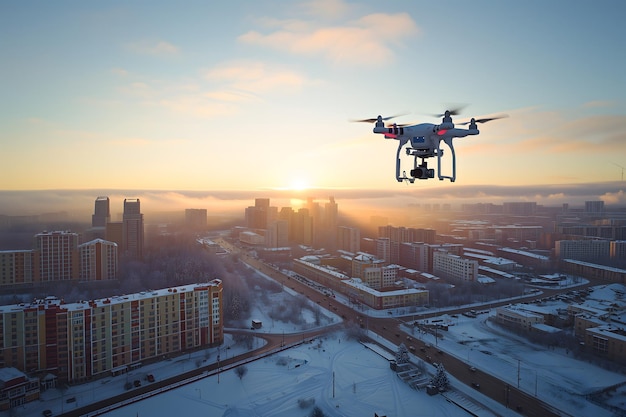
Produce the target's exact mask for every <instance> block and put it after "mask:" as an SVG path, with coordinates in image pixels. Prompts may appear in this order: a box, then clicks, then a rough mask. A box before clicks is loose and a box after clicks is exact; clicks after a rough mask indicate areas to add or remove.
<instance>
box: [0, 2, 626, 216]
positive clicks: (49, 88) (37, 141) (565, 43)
mask: <svg viewBox="0 0 626 417" xmlns="http://www.w3.org/2000/svg"><path fill="white" fill-rule="evenodd" d="M625 8H626V6H625V5H624V4H623V3H621V2H618V1H606V2H601V3H597V4H593V3H589V2H584V1H575V2H570V3H568V4H567V5H566V6H564V5H562V4H558V3H548V4H545V3H541V2H531V3H528V2H526V3H519V4H517V3H516V4H509V3H507V4H502V3H499V2H493V1H480V2H478V3H471V4H470V3H466V2H461V1H455V2H452V3H445V4H439V3H437V2H434V3H433V2H394V3H380V2H373V1H365V2H348V1H340V0H326V1H319V2H295V3H294V2H285V1H273V2H262V3H257V2H244V1H235V2H229V3H225V4H218V5H216V4H204V3H196V2H192V3H188V4H187V7H180V6H177V5H173V4H170V3H167V2H161V3H154V4H151V5H150V7H143V6H141V5H138V4H127V3H123V2H107V3H106V4H91V3H85V4H71V5H70V4H68V3H62V4H55V5H51V4H45V3H41V4H37V7H31V5H29V4H25V3H19V4H3V5H2V6H0V11H1V12H0V16H2V17H0V22H1V23H2V27H3V29H4V31H3V33H4V34H5V36H4V39H5V40H6V41H5V42H3V43H2V44H0V52H1V53H2V54H3V57H5V59H4V62H5V65H3V67H2V68H0V75H2V77H1V79H2V81H0V83H2V90H3V97H2V99H0V106H1V107H0V108H1V109H2V112H0V121H1V123H0V126H2V127H0V143H1V144H2V149H3V156H4V158H3V174H4V175H2V176H1V178H0V190H5V191H11V190H64V189H81V190H86V189H90V190H95V189H128V190H157V191H159V192H160V194H163V193H164V192H165V191H167V190H189V191H187V194H189V193H190V192H199V191H201V190H217V191H218V192H219V191H221V192H223V191H225V190H231V191H250V192H254V193H255V194H254V195H256V196H259V195H263V194H264V191H268V190H272V191H273V190H291V191H294V192H295V191H303V190H308V189H320V190H361V191H363V190H386V191H387V192H389V193H390V195H392V196H393V195H395V196H397V197H398V199H399V200H403V199H407V200H410V199H411V198H419V197H418V195H419V193H425V194H427V195H435V196H439V198H440V199H441V198H457V199H461V200H462V199H463V198H465V195H466V192H467V190H470V189H477V190H478V189H479V187H483V189H484V188H485V187H487V188H488V189H489V190H493V189H494V187H496V188H498V187H499V188H508V187H511V189H512V190H513V191H509V192H508V193H509V194H511V195H512V196H515V195H517V196H521V195H520V194H519V193H518V192H517V191H519V188H516V187H526V186H530V187H544V188H547V189H550V190H551V191H552V192H547V193H546V195H547V196H555V195H562V196H563V198H567V191H565V192H564V191H562V190H559V188H565V189H571V187H574V186H581V187H584V186H589V187H594V186H593V184H595V183H602V184H610V186H611V187H610V189H609V187H606V188H605V189H602V188H601V187H600V188H599V187H595V188H596V192H597V193H599V196H598V197H596V198H599V197H600V196H602V195H603V194H602V192H601V191H606V192H607V193H609V195H608V198H607V200H613V201H614V202H615V203H624V202H626V197H625V196H624V192H623V189H624V186H623V184H624V182H623V171H624V168H623V167H624V166H626V159H625V157H624V155H626V140H624V138H625V137H626V116H625V115H626V111H625V110H626V103H625V102H624V100H623V97H624V95H625V94H624V93H626V83H624V81H625V79H624V75H623V71H622V69H623V67H624V58H625V57H624V54H623V53H620V52H619V51H620V50H621V48H622V43H623V40H624V39H626V29H624V27H623V25H622V24H621V16H622V15H623V13H620V12H623V11H624V9H625ZM457 104H463V105H466V107H465V108H464V109H463V114H462V115H461V116H458V117H456V118H455V120H456V121H459V122H460V121H465V120H468V119H469V117H472V116H487V115H493V114H500V113H506V114H508V115H509V116H510V117H509V118H507V119H503V120H498V121H494V122H492V123H489V124H486V125H482V126H481V134H480V135H479V136H476V137H472V138H462V139H458V140H456V141H455V145H456V150H457V181H456V182H455V183H454V184H450V183H448V182H447V181H446V182H440V181H437V180H428V181H418V182H417V183H416V184H413V185H411V186H406V185H405V184H399V183H397V182H396V180H395V178H394V168H395V151H396V144H395V142H394V141H386V140H383V139H381V138H380V137H379V136H377V135H374V134H372V131H371V126H370V125H367V124H359V123H350V122H349V120H351V119H361V118H369V117H375V116H377V115H378V114H383V115H385V116H387V115H392V114H398V113H407V114H406V115H405V116H403V117H401V118H398V119H397V120H398V122H399V123H405V122H434V123H437V122H438V120H439V119H438V118H435V117H433V116H432V114H436V113H440V112H442V111H443V110H445V108H446V107H448V106H456V105H457ZM404 162H405V164H406V163H409V162H410V161H409V160H406V161H404ZM565 185H567V186H565ZM176 192H177V191H171V193H176ZM564 193H565V194H564ZM98 194H99V193H98ZM183 194H184V193H183ZM333 194H334V195H338V194H337V192H333ZM484 194H485V193H484V190H479V191H476V193H475V195H476V196H480V195H484ZM325 195H326V194H324V195H322V194H317V196H319V197H320V198H321V197H323V196H325ZM542 195H543V194H542ZM137 196H138V197H140V198H142V200H144V196H143V195H137ZM487 196H489V193H487ZM524 197H527V198H531V199H532V198H534V195H533V194H527V195H525V196H524ZM210 198H214V197H210ZM210 198H209V199H210ZM246 198H248V197H246ZM596 198H592V199H596ZM189 207H193V206H189ZM0 213H1V211H0Z"/></svg>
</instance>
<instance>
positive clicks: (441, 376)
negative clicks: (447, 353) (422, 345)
mask: <svg viewBox="0 0 626 417" xmlns="http://www.w3.org/2000/svg"><path fill="white" fill-rule="evenodd" d="M449 384H450V382H449V381H448V374H447V373H446V370H445V368H444V367H443V364H441V363H440V364H438V365H437V371H436V372H435V376H433V378H432V379H431V380H430V385H433V386H435V387H437V389H439V391H445V390H446V389H447V388H448V385H449Z"/></svg>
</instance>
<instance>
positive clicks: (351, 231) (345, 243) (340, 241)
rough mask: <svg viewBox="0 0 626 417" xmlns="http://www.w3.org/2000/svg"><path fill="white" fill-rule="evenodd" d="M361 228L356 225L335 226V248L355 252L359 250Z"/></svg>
mask: <svg viewBox="0 0 626 417" xmlns="http://www.w3.org/2000/svg"><path fill="white" fill-rule="evenodd" d="M360 243H361V230H360V229H359V228H358V227H347V226H339V227H337V249H339V250H345V251H348V252H352V253H357V252H358V251H359V250H361V245H360Z"/></svg>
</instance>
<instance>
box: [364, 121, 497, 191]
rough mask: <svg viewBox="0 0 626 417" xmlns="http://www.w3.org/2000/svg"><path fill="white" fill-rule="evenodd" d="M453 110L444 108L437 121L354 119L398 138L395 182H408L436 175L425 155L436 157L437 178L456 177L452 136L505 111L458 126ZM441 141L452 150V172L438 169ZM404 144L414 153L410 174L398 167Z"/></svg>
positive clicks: (472, 130) (469, 132) (465, 133)
mask: <svg viewBox="0 0 626 417" xmlns="http://www.w3.org/2000/svg"><path fill="white" fill-rule="evenodd" d="M456 114H457V111H456V110H452V111H450V110H446V112H445V113H444V114H442V115H438V117H439V116H443V119H442V122H441V123H440V124H433V123H420V124H416V125H397V124H392V125H387V126H386V125H385V121H386V120H389V119H391V118H392V117H385V118H384V117H382V116H378V117H377V118H376V119H364V120H357V121H358V122H368V123H375V126H374V130H373V132H374V133H377V134H382V135H383V136H384V137H385V139H395V140H397V141H398V151H397V152H396V179H397V180H398V182H402V181H407V182H409V183H413V182H415V180H416V179H420V180H426V179H429V178H434V177H435V170H434V169H429V168H428V162H427V161H426V159H428V158H432V157H437V177H438V178H439V179H440V180H444V179H449V180H450V181H451V182H454V181H455V180H456V154H455V152H454V145H453V144H452V140H453V139H454V138H463V137H466V136H470V135H478V134H479V133H480V131H479V130H478V127H477V123H485V122H488V121H490V120H495V119H500V118H502V117H506V116H505V115H502V116H496V117H491V118H486V119H474V118H472V120H471V121H469V122H466V123H461V124H462V125H467V124H469V128H468V129H462V128H461V129H460V128H456V127H455V126H454V123H453V122H452V117H451V116H452V115H456ZM441 142H444V143H445V144H446V145H447V146H448V148H449V149H450V152H451V154H452V165H451V167H452V173H451V175H444V174H442V172H441V158H442V156H443V154H444V152H443V151H444V150H443V149H442V148H441ZM405 146H406V154H407V155H409V156H413V157H414V159H413V169H412V170H410V171H409V175H410V176H407V175H406V172H405V171H402V173H400V171H401V167H400V152H401V151H402V148H403V147H405ZM417 158H420V160H421V162H420V164H419V165H418V162H417Z"/></svg>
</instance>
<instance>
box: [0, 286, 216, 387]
mask: <svg viewBox="0 0 626 417" xmlns="http://www.w3.org/2000/svg"><path fill="white" fill-rule="evenodd" d="M223 340H224V333H223V314H222V282H221V281H220V280H217V279H216V280H213V281H211V282H207V283H201V284H191V285H185V286H179V287H173V288H166V289H161V290H156V291H148V292H141V293H136V294H130V295H124V296H120V297H111V298H105V299H99V300H92V301H84V302H78V303H64V302H63V301H62V300H59V299H56V298H50V297H49V298H46V299H45V300H36V301H35V302H33V303H22V304H19V305H8V306H0V367H14V368H17V369H19V370H21V371H22V372H29V373H31V372H33V373H38V372H41V373H50V374H53V375H55V376H56V377H57V378H58V379H59V381H61V382H70V383H73V382H81V381H84V380H87V379H90V378H93V377H100V376H106V375H111V374H117V373H121V372H126V371H128V370H130V369H132V368H133V367H134V366H137V365H139V364H140V363H141V361H144V360H149V359H153V358H160V357H163V356H164V355H170V354H175V353H178V352H181V351H186V350H193V349H199V348H202V347H208V346H216V345H220V344H222V343H223Z"/></svg>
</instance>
